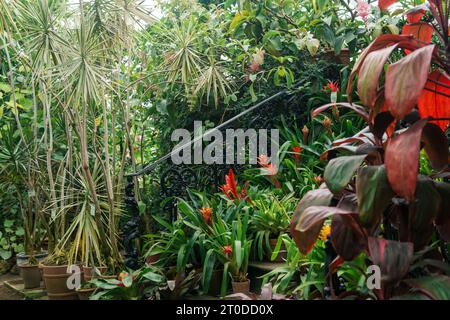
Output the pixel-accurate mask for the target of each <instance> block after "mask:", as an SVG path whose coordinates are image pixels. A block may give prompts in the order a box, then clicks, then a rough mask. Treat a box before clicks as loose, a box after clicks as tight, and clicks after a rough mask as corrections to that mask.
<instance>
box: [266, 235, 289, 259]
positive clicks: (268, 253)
mask: <svg viewBox="0 0 450 320" xmlns="http://www.w3.org/2000/svg"><path fill="white" fill-rule="evenodd" d="M277 241H278V239H269V244H270V251H269V250H267V249H266V259H267V261H270V262H284V261H286V257H287V251H286V246H285V245H284V242H283V243H281V247H280V251H279V252H278V255H277V257H276V258H275V260H273V261H272V259H271V258H272V252H273V250H274V249H275V246H276V245H277Z"/></svg>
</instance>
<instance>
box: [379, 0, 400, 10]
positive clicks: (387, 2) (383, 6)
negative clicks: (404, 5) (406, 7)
mask: <svg viewBox="0 0 450 320" xmlns="http://www.w3.org/2000/svg"><path fill="white" fill-rule="evenodd" d="M396 2H397V0H378V7H379V8H380V10H381V11H385V10H387V8H389V7H390V6H392V5H393V4H394V3H396Z"/></svg>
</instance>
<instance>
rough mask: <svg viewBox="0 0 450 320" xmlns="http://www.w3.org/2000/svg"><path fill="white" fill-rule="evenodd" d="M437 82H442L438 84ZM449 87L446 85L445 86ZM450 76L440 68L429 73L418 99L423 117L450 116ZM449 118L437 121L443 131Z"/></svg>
mask: <svg viewBox="0 0 450 320" xmlns="http://www.w3.org/2000/svg"><path fill="white" fill-rule="evenodd" d="M436 82H439V83H441V84H442V85H440V84H437V83H436ZM444 85H445V86H447V87H445V86H444ZM449 106H450V78H449V77H447V76H446V75H445V74H443V73H441V72H440V71H439V70H435V71H433V72H432V73H431V74H429V75H428V81H427V83H426V84H425V88H424V89H423V90H422V93H421V95H420V97H419V101H418V109H419V113H420V116H421V117H428V116H430V117H433V118H450V108H449ZM449 122H450V121H449V120H440V121H435V123H436V124H437V125H438V126H439V127H441V129H442V130H443V131H445V129H446V128H447V126H448V124H449Z"/></svg>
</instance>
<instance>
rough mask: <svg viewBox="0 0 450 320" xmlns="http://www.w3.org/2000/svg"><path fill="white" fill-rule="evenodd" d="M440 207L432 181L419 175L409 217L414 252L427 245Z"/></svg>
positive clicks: (439, 200) (438, 197)
mask: <svg viewBox="0 0 450 320" xmlns="http://www.w3.org/2000/svg"><path fill="white" fill-rule="evenodd" d="M440 207H441V196H440V194H439V192H438V191H437V189H436V187H435V185H434V183H433V180H431V179H430V178H428V177H426V176H423V175H419V177H418V179H417V187H416V194H415V202H414V204H412V209H413V215H412V217H411V228H410V232H411V233H412V234H411V240H412V242H413V243H414V250H416V251H417V250H420V249H422V248H423V247H424V246H426V245H428V244H429V242H430V240H431V236H432V234H433V231H434V227H433V224H434V223H433V222H434V220H435V219H436V217H437V215H438V213H439V209H440Z"/></svg>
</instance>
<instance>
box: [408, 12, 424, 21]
mask: <svg viewBox="0 0 450 320" xmlns="http://www.w3.org/2000/svg"><path fill="white" fill-rule="evenodd" d="M424 13H425V10H423V9H419V10H417V11H411V12H409V13H407V14H406V20H408V23H418V22H419V21H420V19H422V17H423V15H424Z"/></svg>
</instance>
